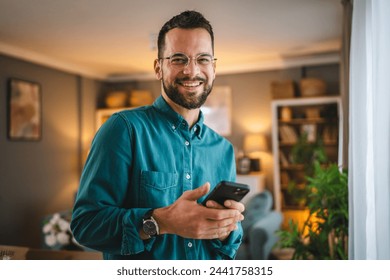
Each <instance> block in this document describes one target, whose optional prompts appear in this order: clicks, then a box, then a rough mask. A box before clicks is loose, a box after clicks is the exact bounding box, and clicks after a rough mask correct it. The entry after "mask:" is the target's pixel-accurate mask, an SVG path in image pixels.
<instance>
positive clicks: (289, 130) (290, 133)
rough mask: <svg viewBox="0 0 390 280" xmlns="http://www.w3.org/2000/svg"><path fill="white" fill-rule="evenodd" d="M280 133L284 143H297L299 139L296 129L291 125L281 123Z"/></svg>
mask: <svg viewBox="0 0 390 280" xmlns="http://www.w3.org/2000/svg"><path fill="white" fill-rule="evenodd" d="M279 133H280V137H281V141H282V142H283V143H292V144H294V143H296V142H297V141H298V136H297V133H296V131H295V129H294V128H293V127H292V126H290V125H281V126H279Z"/></svg>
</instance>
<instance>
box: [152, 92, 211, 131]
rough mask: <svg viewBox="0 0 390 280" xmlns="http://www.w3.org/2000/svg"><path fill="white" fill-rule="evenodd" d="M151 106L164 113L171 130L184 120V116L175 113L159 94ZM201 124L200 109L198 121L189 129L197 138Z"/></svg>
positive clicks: (201, 128)
mask: <svg viewBox="0 0 390 280" xmlns="http://www.w3.org/2000/svg"><path fill="white" fill-rule="evenodd" d="M153 107H154V108H156V109H157V110H158V111H160V112H162V113H164V115H165V116H166V118H167V120H168V122H169V123H170V125H171V128H172V129H173V130H176V129H178V128H179V127H180V126H181V125H182V124H183V122H185V120H184V118H183V117H182V116H181V115H180V114H178V113H176V112H175V111H174V110H173V109H172V108H171V106H169V104H168V103H167V102H166V101H165V99H164V98H163V97H162V96H161V95H160V96H159V97H158V98H157V99H156V100H155V101H154V103H153ZM203 124H204V115H203V113H202V111H200V113H199V119H198V121H197V122H196V123H195V125H194V126H193V127H192V128H191V130H192V131H193V132H194V133H195V135H196V136H197V137H198V138H201V135H202V130H203Z"/></svg>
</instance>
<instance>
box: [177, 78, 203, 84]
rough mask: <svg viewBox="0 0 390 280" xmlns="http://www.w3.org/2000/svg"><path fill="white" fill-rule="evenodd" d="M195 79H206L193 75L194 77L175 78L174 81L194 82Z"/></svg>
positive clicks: (200, 80)
mask: <svg viewBox="0 0 390 280" xmlns="http://www.w3.org/2000/svg"><path fill="white" fill-rule="evenodd" d="M195 81H198V82H204V83H205V82H206V79H205V78H201V77H195V78H189V77H184V78H176V79H175V82H176V83H182V82H195Z"/></svg>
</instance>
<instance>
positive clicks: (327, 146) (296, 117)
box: [272, 96, 343, 211]
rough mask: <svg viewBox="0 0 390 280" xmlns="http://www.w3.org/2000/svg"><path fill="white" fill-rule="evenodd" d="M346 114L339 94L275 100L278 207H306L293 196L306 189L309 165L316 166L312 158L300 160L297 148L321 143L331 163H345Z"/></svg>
mask: <svg viewBox="0 0 390 280" xmlns="http://www.w3.org/2000/svg"><path fill="white" fill-rule="evenodd" d="M342 116H343V114H342V106H341V98H340V97H338V96H329V97H315V98H292V99H279V100H274V101H272V122H273V127H272V149H273V155H274V196H275V208H276V210H278V211H282V210H297V209H301V210H303V209H305V205H304V204H299V203H297V202H292V200H291V199H290V198H291V197H290V196H291V195H290V193H291V189H292V188H293V190H294V191H296V192H297V193H298V192H299V189H302V190H303V189H304V186H305V183H306V178H305V176H306V175H307V168H308V167H309V168H310V167H312V166H310V163H309V161H306V162H305V161H304V160H303V162H301V163H297V162H298V161H297V160H296V157H297V154H298V152H297V151H300V152H302V153H305V152H306V151H305V150H304V149H309V146H310V147H313V146H315V145H318V146H320V147H321V151H322V152H323V154H325V155H326V157H327V162H338V164H339V165H341V162H342V158H341V157H342V152H341V149H342ZM303 135H305V137H304V136H303ZM305 145H306V146H305ZM299 149H301V150H299Z"/></svg>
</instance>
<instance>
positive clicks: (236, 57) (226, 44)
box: [0, 0, 342, 80]
mask: <svg viewBox="0 0 390 280" xmlns="http://www.w3.org/2000/svg"><path fill="white" fill-rule="evenodd" d="M184 10H198V11H200V12H202V13H203V14H204V15H205V17H206V18H207V19H208V20H209V21H210V22H211V24H212V25H213V28H214V33H215V56H216V57H217V58H218V63H217V71H218V72H219V73H222V74H223V73H237V72H243V71H255V70H256V71H257V70H262V69H272V68H274V69H275V68H281V67H288V66H297V65H299V64H304V65H308V64H316V63H331V62H337V61H338V52H339V49H340V42H341V30H342V29H341V22H342V4H341V0H197V1H190V0H164V1H162V0H156V1H155V0H111V1H107V0H63V1H53V0H34V1H31V0H0V53H3V54H7V55H10V56H14V57H18V58H21V59H25V60H28V61H32V62H35V63H39V64H43V65H47V66H50V67H55V68H57V69H61V70H66V71H69V72H72V73H78V74H82V75H85V76H90V77H94V78H99V79H112V80H115V79H118V80H120V79H145V78H146V79H147V78H150V77H153V71H152V70H153V60H154V59H155V57H156V54H157V51H156V50H155V44H154V41H155V37H156V34H157V33H158V32H159V29H160V28H161V26H162V25H163V24H164V23H165V22H166V21H167V20H169V19H170V18H171V17H172V16H174V15H176V14H178V13H180V12H182V11H184Z"/></svg>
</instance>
